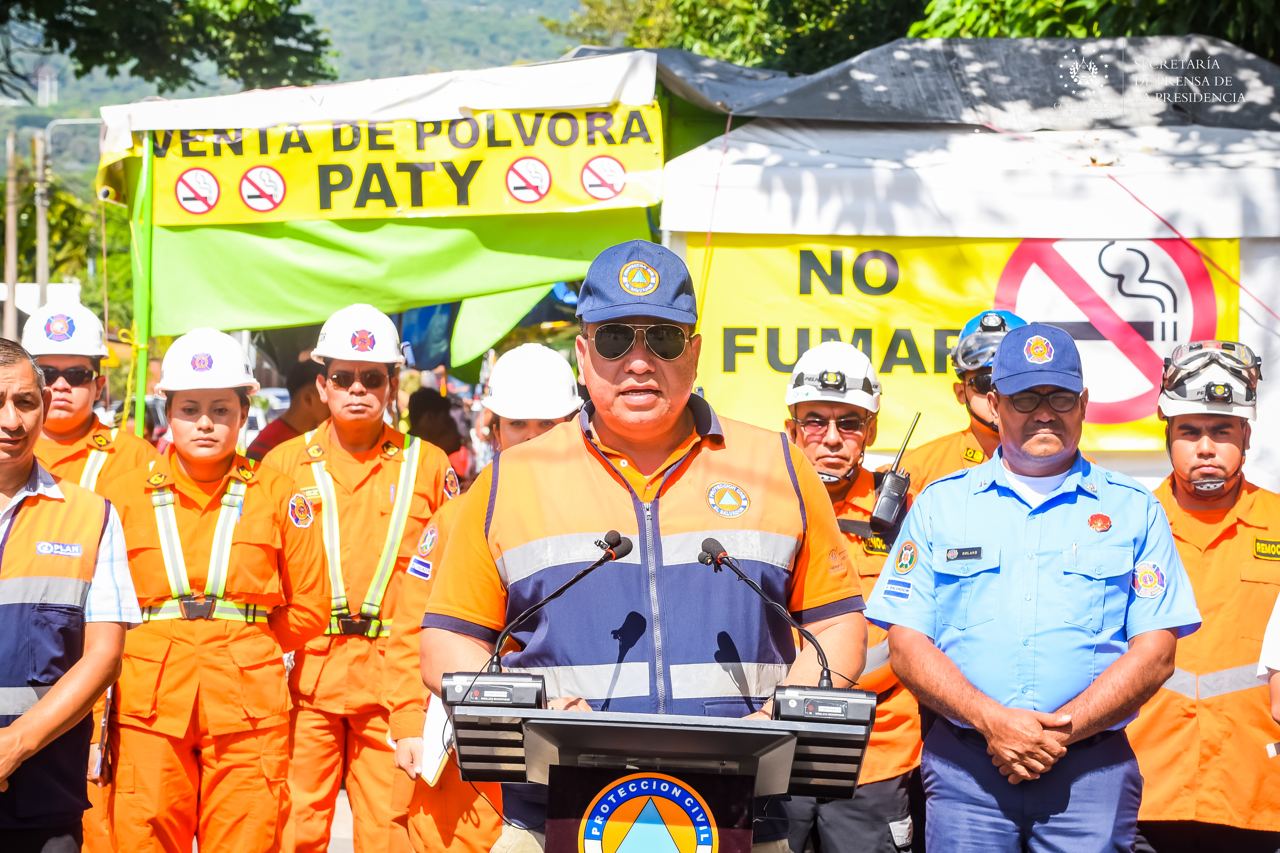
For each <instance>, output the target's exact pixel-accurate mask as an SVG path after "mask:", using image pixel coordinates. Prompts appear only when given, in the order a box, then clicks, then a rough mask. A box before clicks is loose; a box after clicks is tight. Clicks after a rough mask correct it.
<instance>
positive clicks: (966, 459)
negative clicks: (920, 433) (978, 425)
mask: <svg viewBox="0 0 1280 853" xmlns="http://www.w3.org/2000/svg"><path fill="white" fill-rule="evenodd" d="M973 430H974V427H973V425H972V424H971V425H969V426H967V427H965V428H964V429H962V430H960V431H959V432H953V433H950V434H948V435H944V436H942V437H941V438H935V439H934V440H933V441H930V442H929V443H928V444H922V445H920V446H919V447H916V448H914V449H912V450H908V451H907V452H906V453H905V454H903V456H902V467H903V468H904V469H905V470H906V471H907V473H909V474H910V475H911V496H912V497H915V496H916V495H918V494H920V491H921V490H922V489H923V488H924V487H925V486H927V485H929V484H930V483H932V482H933V481H934V480H936V479H938V478H939V477H945V476H946V475H947V474H950V473H951V472H953V471H959V470H961V469H962V468H972V467H974V466H975V465H981V464H982V463H983V462H986V461H987V454H986V453H985V452H984V451H983V449H982V445H981V444H979V443H978V439H977V437H976V436H975V435H974V434H973Z"/></svg>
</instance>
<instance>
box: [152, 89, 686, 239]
mask: <svg viewBox="0 0 1280 853" xmlns="http://www.w3.org/2000/svg"><path fill="white" fill-rule="evenodd" d="M152 140H153V141H152V148H153V152H154V154H155V181H154V184H153V186H154V197H153V199H154V218H155V223H156V224H157V225H210V224H211V225H245V224H252V223H257V222H282V221H291V220H307V219H388V218H395V217H416V216H488V215H500V214H511V213H567V212H574V211H581V210H589V209H603V208H616V207H648V206H650V205H654V204H657V203H658V201H659V191H660V183H659V181H660V178H661V173H662V119H661V115H660V113H659V110H658V105H657V104H656V103H654V104H650V105H648V106H645V107H632V106H613V107H610V108H607V109H587V110H556V111H550V110H536V111H527V112H524V111H493V112H477V113H475V114H474V115H472V116H469V117H467V118H459V119H450V120H445V121H389V122H371V121H356V122H340V123H335V124H303V125H280V126H276V127H269V128H263V129H257V128H241V129H234V130H208V131H190V130H183V131H157V132H155V133H154V134H153V135H152ZM142 144H143V143H142V142H141V141H139V143H138V144H137V145H136V146H135V152H134V153H135V154H140V153H141V152H140V148H139V146H141V145H142Z"/></svg>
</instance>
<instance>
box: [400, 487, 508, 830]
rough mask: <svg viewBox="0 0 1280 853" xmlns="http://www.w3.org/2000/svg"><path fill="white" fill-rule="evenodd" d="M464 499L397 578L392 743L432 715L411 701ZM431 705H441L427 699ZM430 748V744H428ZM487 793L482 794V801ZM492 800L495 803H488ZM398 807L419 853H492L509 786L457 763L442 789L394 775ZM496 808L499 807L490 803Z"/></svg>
mask: <svg viewBox="0 0 1280 853" xmlns="http://www.w3.org/2000/svg"><path fill="white" fill-rule="evenodd" d="M470 494H471V493H470V492H468V493H467V494H464V495H462V496H461V497H459V498H457V499H456V500H452V501H449V502H448V503H446V504H445V505H444V506H442V507H440V511H439V512H437V513H436V514H435V515H434V516H432V518H431V521H430V522H428V524H427V527H426V530H425V531H424V532H423V534H422V536H421V537H420V538H419V540H418V550H417V555H418V556H419V557H421V558H422V562H420V563H418V564H415V565H411V566H410V567H409V570H408V571H407V572H405V573H404V574H401V575H399V576H398V578H397V582H398V583H399V584H400V589H399V590H398V592H397V594H396V595H395V597H394V598H393V599H392V604H393V612H392V629H391V644H390V645H389V646H388V647H387V671H388V672H389V673H390V674H391V676H392V678H393V679H394V680H393V682H392V689H391V695H392V701H393V704H392V707H391V738H392V740H399V739H400V738H406V737H421V736H422V726H423V723H424V722H425V716H426V715H425V714H424V713H423V709H422V706H420V705H419V704H418V703H417V702H406V701H405V700H406V698H407V697H411V696H413V695H415V693H414V691H416V692H417V695H419V696H423V697H425V696H426V687H425V686H424V685H423V684H422V670H421V668H420V666H419V664H420V660H419V652H418V650H419V640H420V639H421V636H422V615H423V613H425V612H426V609H427V600H428V598H429V597H430V595H431V588H432V586H433V585H434V583H435V577H436V572H437V571H438V570H439V567H440V555H441V554H442V553H444V547H445V542H446V540H447V539H448V538H449V528H450V526H451V525H452V524H453V519H454V518H455V517H456V516H457V513H458V510H459V508H460V507H461V506H462V504H463V503H464V502H466V501H467V500H470V499H472V498H469V497H468V495H470ZM427 698H428V699H429V701H439V700H438V699H434V697H427ZM428 748H429V747H428ZM482 793H483V796H482ZM485 797H487V798H488V800H489V802H488V803H486V802H485V799H484V798H485ZM392 803H393V806H394V811H395V812H396V819H397V820H404V821H406V824H405V825H406V829H407V832H408V836H409V843H410V846H412V847H413V849H414V850H415V851H419V853H427V851H437V850H449V851H467V853H470V851H475V853H481V851H488V850H489V848H491V847H492V846H493V843H494V842H495V841H497V840H498V833H499V831H500V830H501V828H502V818H501V817H500V816H499V815H500V812H499V811H496V809H501V808H502V787H501V786H500V785H498V784H496V783H492V782H480V783H477V784H476V785H474V786H472V785H470V784H468V783H466V782H464V781H463V780H462V777H460V776H459V775H458V766H457V764H456V763H455V762H454V761H453V759H452V758H450V759H449V760H448V761H446V762H445V766H444V768H443V769H442V770H441V771H440V778H439V779H438V780H437V781H436V784H435V785H429V784H427V783H426V782H425V781H423V779H422V778H421V777H419V778H417V779H410V778H409V777H408V776H406V775H404V773H402V772H397V773H396V775H395V783H394V785H393V793H392ZM490 803H492V805H490Z"/></svg>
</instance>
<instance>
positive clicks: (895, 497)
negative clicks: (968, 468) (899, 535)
mask: <svg viewBox="0 0 1280 853" xmlns="http://www.w3.org/2000/svg"><path fill="white" fill-rule="evenodd" d="M919 422H920V413H919V412H916V416H915V417H914V418H912V419H911V426H909V427H907V437H906V438H904V439H903V440H902V447H899V448H898V455H897V456H895V457H894V458H893V465H892V466H890V468H889V470H888V471H886V472H885V473H884V477H883V478H882V479H881V480H880V491H879V493H878V494H877V495H876V505H875V508H874V509H872V510H871V529H872V530H874V531H875V532H876V533H883V532H884V531H886V530H892V529H893V528H894V525H896V524H897V523H898V518H899V517H900V516H901V515H902V507H903V505H904V504H905V503H906V502H907V490H908V489H909V488H910V487H911V475H910V474H907V473H904V472H903V471H902V468H901V466H902V454H904V453H906V452H907V445H908V444H909V443H910V442H911V434H912V433H913V432H915V431H916V424H917V423H919Z"/></svg>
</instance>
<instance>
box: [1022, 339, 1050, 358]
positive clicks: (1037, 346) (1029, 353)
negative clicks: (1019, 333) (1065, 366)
mask: <svg viewBox="0 0 1280 853" xmlns="http://www.w3.org/2000/svg"><path fill="white" fill-rule="evenodd" d="M1022 354H1023V355H1024V356H1026V357H1027V361H1029V362H1030V363H1031V364H1048V363H1049V362H1051V361H1053V344H1051V343H1049V339H1048V338H1046V337H1045V336H1043V335H1032V336H1031V337H1029V338H1027V342H1026V343H1025V344H1023V345H1022Z"/></svg>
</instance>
